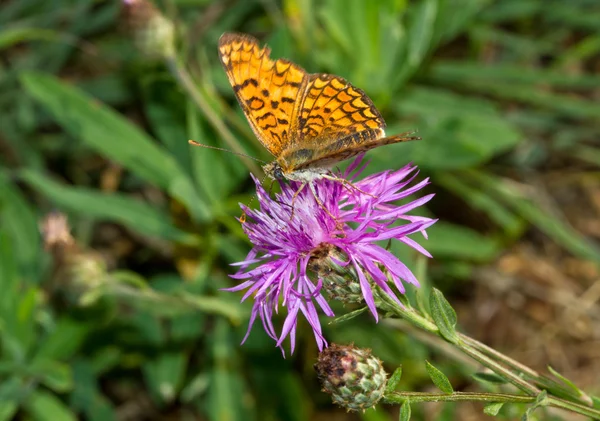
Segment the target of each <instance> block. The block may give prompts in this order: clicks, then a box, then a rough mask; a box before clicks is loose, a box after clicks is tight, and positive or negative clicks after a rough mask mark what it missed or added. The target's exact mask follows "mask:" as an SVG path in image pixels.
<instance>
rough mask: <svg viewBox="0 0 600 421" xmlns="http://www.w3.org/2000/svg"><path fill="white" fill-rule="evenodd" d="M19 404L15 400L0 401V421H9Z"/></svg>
mask: <svg viewBox="0 0 600 421" xmlns="http://www.w3.org/2000/svg"><path fill="white" fill-rule="evenodd" d="M17 409H19V406H18V405H17V401H16V400H10V401H3V402H0V421H10V420H12V419H14V418H13V417H14V415H15V414H16V413H17Z"/></svg>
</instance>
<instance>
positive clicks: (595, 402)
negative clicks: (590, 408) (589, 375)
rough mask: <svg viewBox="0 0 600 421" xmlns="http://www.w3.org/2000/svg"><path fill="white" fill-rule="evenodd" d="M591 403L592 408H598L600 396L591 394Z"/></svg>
mask: <svg viewBox="0 0 600 421" xmlns="http://www.w3.org/2000/svg"><path fill="white" fill-rule="evenodd" d="M592 403H593V405H594V408H596V409H600V397H598V396H592Z"/></svg>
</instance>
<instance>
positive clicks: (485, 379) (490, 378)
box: [473, 373, 507, 385]
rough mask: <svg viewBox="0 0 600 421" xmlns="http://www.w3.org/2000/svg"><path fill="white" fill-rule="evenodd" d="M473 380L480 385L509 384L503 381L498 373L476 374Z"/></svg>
mask: <svg viewBox="0 0 600 421" xmlns="http://www.w3.org/2000/svg"><path fill="white" fill-rule="evenodd" d="M473 378H474V379H475V380H477V381H478V382H480V383H486V384H493V385H499V384H506V383H507V381H506V379H503V378H502V377H500V376H499V375H497V374H496V373H475V374H473Z"/></svg>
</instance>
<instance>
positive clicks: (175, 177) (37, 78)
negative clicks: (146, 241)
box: [21, 72, 210, 220]
mask: <svg viewBox="0 0 600 421" xmlns="http://www.w3.org/2000/svg"><path fill="white" fill-rule="evenodd" d="M21 82H22V84H23V87H24V88H25V90H26V91H27V92H28V93H29V94H30V95H31V96H33V97H34V98H35V99H36V100H38V101H39V102H40V103H41V104H42V105H44V106H45V107H46V108H47V109H48V111H50V112H51V113H52V115H53V116H54V117H55V118H56V120H57V121H58V122H59V123H60V124H61V125H62V126H63V128H64V129H65V130H66V131H68V132H69V133H70V134H71V135H72V136H73V137H75V138H76V139H78V140H81V141H83V142H86V143H87V144H88V145H89V146H90V147H92V148H94V149H95V150H97V151H98V152H100V153H102V154H104V155H106V156H108V157H110V158H111V159H113V160H115V161H117V162H119V163H121V164H122V165H123V166H125V167H126V168H128V169H130V170H131V171H132V172H134V173H135V174H137V175H138V176H140V177H141V178H143V179H145V180H147V181H149V182H151V183H153V184H155V185H157V186H159V187H162V188H164V189H166V190H167V191H168V192H169V193H170V194H171V195H172V196H173V197H175V198H177V199H178V200H180V201H181V202H182V203H184V204H186V206H187V208H188V209H189V210H190V212H191V213H192V214H193V215H194V216H195V217H197V218H198V219H199V220H207V219H209V217H210V209H209V208H208V207H207V206H206V204H205V203H204V202H203V201H202V200H201V199H200V198H199V197H198V194H197V192H196V191H195V189H194V187H193V184H192V182H191V180H190V178H189V177H188V176H187V175H186V174H185V172H184V171H182V170H181V168H180V167H179V166H178V165H177V163H176V161H175V159H174V158H173V156H171V155H170V154H169V153H168V152H167V151H166V150H165V149H164V148H162V147H161V146H159V145H157V144H156V143H155V142H153V140H152V139H150V138H149V137H147V136H146V135H145V134H144V133H143V132H142V131H141V130H140V129H138V128H137V127H135V126H134V125H133V124H131V123H129V122H128V121H126V120H125V119H124V118H123V117H122V116H121V115H119V114H117V113H116V112H115V111H113V110H111V109H110V108H108V107H106V106H104V105H103V104H101V103H99V102H98V101H96V100H94V99H93V98H91V97H90V96H88V95H86V94H84V93H83V92H82V91H80V90H78V89H77V88H75V87H73V86H70V85H68V84H66V83H64V82H62V81H61V80H59V79H57V78H55V77H53V76H50V75H47V74H43V73H36V72H26V73H23V74H22V75H21ZM186 141H187V139H182V142H186Z"/></svg>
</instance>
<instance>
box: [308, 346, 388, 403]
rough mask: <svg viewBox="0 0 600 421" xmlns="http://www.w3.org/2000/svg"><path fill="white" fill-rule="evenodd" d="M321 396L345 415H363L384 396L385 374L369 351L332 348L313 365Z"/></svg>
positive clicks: (341, 347) (351, 347)
mask: <svg viewBox="0 0 600 421" xmlns="http://www.w3.org/2000/svg"><path fill="white" fill-rule="evenodd" d="M314 368H315V371H316V372H317V377H318V379H319V382H320V383H321V386H322V387H323V392H325V393H329V394H330V395H331V399H332V400H333V402H334V403H336V404H338V405H340V406H341V407H342V408H346V409H347V410H348V411H364V410H366V409H368V408H371V407H373V406H375V404H376V403H377V402H379V400H381V398H382V397H383V395H384V392H385V387H386V384H387V373H386V372H385V370H384V369H383V366H382V365H381V361H380V360H379V359H378V358H377V357H374V356H373V355H371V350H370V349H361V348H357V347H355V346H354V345H338V344H332V345H331V346H330V347H329V348H327V349H325V350H323V351H322V352H321V353H320V354H319V359H318V360H317V363H316V364H315V365H314Z"/></svg>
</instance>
